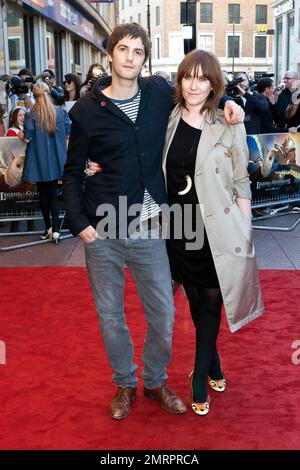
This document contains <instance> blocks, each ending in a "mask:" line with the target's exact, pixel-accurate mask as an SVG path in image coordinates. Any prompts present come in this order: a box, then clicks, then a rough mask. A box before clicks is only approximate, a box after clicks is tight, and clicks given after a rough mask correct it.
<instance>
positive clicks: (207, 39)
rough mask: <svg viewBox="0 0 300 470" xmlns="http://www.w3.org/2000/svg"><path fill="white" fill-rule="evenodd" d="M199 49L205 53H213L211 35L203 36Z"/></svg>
mask: <svg viewBox="0 0 300 470" xmlns="http://www.w3.org/2000/svg"><path fill="white" fill-rule="evenodd" d="M199 47H200V49H203V50H204V51H207V52H213V36H212V35H211V34H201V35H200V41H199Z"/></svg>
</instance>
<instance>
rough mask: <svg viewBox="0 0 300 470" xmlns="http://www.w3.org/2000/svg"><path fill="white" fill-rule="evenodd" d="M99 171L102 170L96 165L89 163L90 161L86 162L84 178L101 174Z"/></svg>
mask: <svg viewBox="0 0 300 470" xmlns="http://www.w3.org/2000/svg"><path fill="white" fill-rule="evenodd" d="M101 171H102V168H101V166H100V165H99V164H98V163H96V162H91V161H90V160H88V162H87V166H86V169H85V174H86V176H94V175H95V174H96V173H101Z"/></svg>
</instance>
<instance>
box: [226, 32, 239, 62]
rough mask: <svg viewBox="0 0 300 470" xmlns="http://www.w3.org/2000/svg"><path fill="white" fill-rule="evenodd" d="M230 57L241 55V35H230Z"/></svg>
mask: <svg viewBox="0 0 300 470" xmlns="http://www.w3.org/2000/svg"><path fill="white" fill-rule="evenodd" d="M228 57H240V37H239V36H228Z"/></svg>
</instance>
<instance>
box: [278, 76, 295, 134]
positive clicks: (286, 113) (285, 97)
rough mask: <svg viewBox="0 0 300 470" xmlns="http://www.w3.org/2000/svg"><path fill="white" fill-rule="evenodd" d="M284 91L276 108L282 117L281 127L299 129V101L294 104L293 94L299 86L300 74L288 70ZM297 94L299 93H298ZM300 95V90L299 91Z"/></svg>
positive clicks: (284, 78)
mask: <svg viewBox="0 0 300 470" xmlns="http://www.w3.org/2000/svg"><path fill="white" fill-rule="evenodd" d="M283 82H284V85H285V87H284V89H283V90H282V92H281V93H280V95H279V96H278V99H277V103H276V107H277V111H278V113H279V116H280V121H279V126H280V127H297V126H298V125H299V124H300V106H299V104H298V103H299V100H298V101H295V103H294V102H293V92H294V91H295V90H297V87H298V85H299V80H298V74H297V72H295V71H294V70H287V71H286V72H285V74H284V77H283ZM296 93H297V92H296ZM298 93H300V89H299V90H298Z"/></svg>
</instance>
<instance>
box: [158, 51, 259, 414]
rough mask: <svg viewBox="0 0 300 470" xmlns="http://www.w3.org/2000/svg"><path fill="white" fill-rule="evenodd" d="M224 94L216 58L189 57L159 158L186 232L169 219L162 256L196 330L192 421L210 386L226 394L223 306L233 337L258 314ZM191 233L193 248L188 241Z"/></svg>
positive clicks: (234, 131)
mask: <svg viewBox="0 0 300 470" xmlns="http://www.w3.org/2000/svg"><path fill="white" fill-rule="evenodd" d="M223 93H224V83H223V75H222V71H221V68H220V64H219V62H218V60H217V58H216V57H215V56H214V55H213V54H211V53H208V52H205V51H203V50H195V51H192V52H190V53H189V54H188V55H187V56H186V57H185V58H184V60H183V61H182V63H181V64H180V65H179V69H178V75H177V94H176V107H175V109H174V110H173V112H172V114H171V116H170V121H169V126H168V132H167V136H166V143H165V149H164V157H163V170H164V173H165V177H166V184H167V189H168V198H169V204H170V205H173V204H176V205H177V208H178V207H179V209H180V210H181V211H182V212H183V214H185V218H184V217H183V218H182V220H184V223H183V224H182V223H181V219H180V220H179V221H178V219H177V218H176V216H174V217H172V218H171V226H170V239H169V240H167V249H168V254H169V260H170V266H171V271H172V277H173V279H174V280H175V281H177V282H179V283H180V284H182V285H183V287H184V289H185V292H186V295H187V298H188V301H189V305H190V311H191V315H192V319H193V322H194V325H195V329H196V353H195V363H194V370H193V371H192V372H191V374H190V376H189V378H190V383H191V390H192V405H191V407H192V409H193V411H194V412H195V413H196V414H197V415H206V414H207V413H208V412H209V406H210V405H209V403H210V399H209V396H208V394H207V384H208V385H209V386H210V388H211V389H213V390H215V391H217V392H223V391H224V390H225V387H226V380H225V376H224V372H223V369H222V366H221V361H220V357H219V354H218V352H217V348H216V341H217V336H218V332H219V326H220V319H221V309H222V303H224V307H225V312H226V316H227V320H228V323H229V326H230V329H231V331H232V332H233V331H236V330H237V329H239V328H241V327H242V326H243V325H245V324H246V323H248V322H249V321H251V320H253V319H254V318H256V317H258V316H259V315H261V314H262V312H263V303H262V298H261V292H260V286H259V279H258V274H257V268H256V261H255V254H254V248H253V244H252V228H251V191H250V182H249V177H248V172H247V165H248V149H247V143H246V134H245V129H244V125H243V124H240V125H234V126H232V125H228V124H226V122H225V119H224V114H223V111H220V110H219V109H218V103H219V100H220V98H221V96H222V95H223ZM190 209H192V210H190ZM179 212H180V211H179ZM191 227H192V228H193V230H194V231H195V233H196V241H197V243H195V242H194V245H193V244H192V245H191V240H190V237H188V236H186V233H187V232H190V230H191ZM180 229H183V236H182V237H181V236H180V235H179V237H178V236H177V235H178V231H179V233H180ZM201 235H203V236H202V239H203V240H201ZM199 240H200V243H199ZM187 242H188V243H189V244H187Z"/></svg>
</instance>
